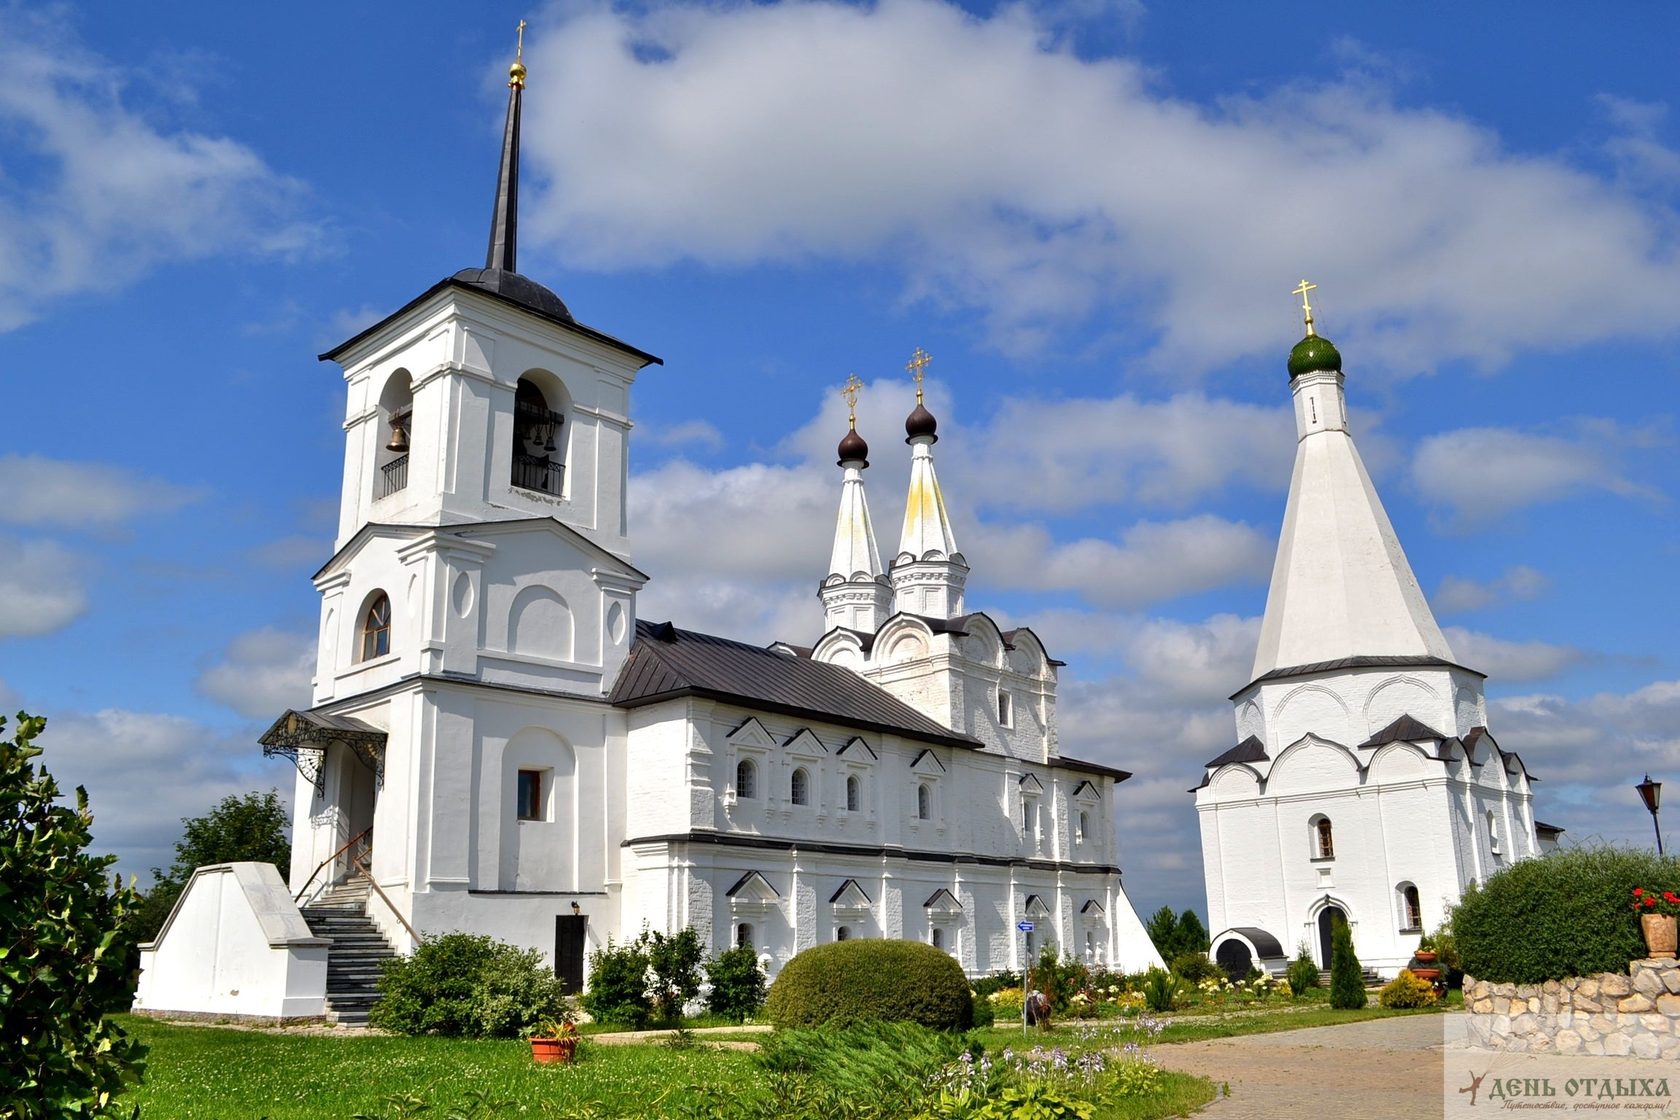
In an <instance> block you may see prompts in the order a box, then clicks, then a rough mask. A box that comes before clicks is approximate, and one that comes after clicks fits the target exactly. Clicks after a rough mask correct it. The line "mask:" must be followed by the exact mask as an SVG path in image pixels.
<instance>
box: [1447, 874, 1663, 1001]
mask: <svg viewBox="0 0 1680 1120" xmlns="http://www.w3.org/2000/svg"><path fill="white" fill-rule="evenodd" d="M1634 887H1644V888H1645V889H1646V890H1676V889H1680V859H1676V858H1674V857H1662V856H1658V855H1657V854H1656V853H1654V852H1642V851H1636V850H1630V849H1627V848H1612V847H1608V846H1604V847H1583V848H1570V849H1568V850H1566V851H1561V852H1554V853H1552V854H1551V855H1548V856H1544V857H1542V858H1540V859H1525V860H1522V861H1520V862H1518V863H1515V864H1512V865H1511V866H1510V867H1508V868H1506V869H1505V870H1503V871H1500V872H1498V873H1497V874H1494V875H1490V876H1488V880H1487V882H1486V883H1483V884H1482V885H1481V886H1479V887H1474V886H1473V887H1471V888H1470V889H1469V890H1467V891H1465V892H1464V897H1463V898H1462V899H1461V900H1460V901H1459V904H1458V905H1457V906H1456V907H1455V908H1454V909H1453V913H1452V926H1451V929H1450V930H1449V931H1448V933H1449V935H1450V941H1449V944H1451V946H1452V947H1453V948H1454V949H1455V950H1456V956H1457V958H1458V959H1457V967H1459V968H1461V969H1463V970H1464V971H1465V972H1467V973H1469V974H1470V975H1471V976H1474V977H1475V978H1476V979H1478V980H1492V981H1494V982H1496V983H1502V984H1540V983H1544V982H1545V981H1547V980H1561V979H1563V978H1564V977H1567V976H1587V975H1590V974H1592V973H1595V972H1626V971H1627V966H1628V962H1629V961H1631V960H1636V959H1638V958H1640V957H1643V956H1644V955H1645V943H1644V941H1643V940H1642V939H1641V937H1640V933H1639V920H1638V918H1636V917H1635V916H1634V913H1633V910H1632V908H1631V906H1630V903H1631V902H1632V901H1633V888H1634Z"/></svg>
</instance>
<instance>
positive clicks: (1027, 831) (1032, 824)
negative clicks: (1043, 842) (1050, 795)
mask: <svg viewBox="0 0 1680 1120" xmlns="http://www.w3.org/2000/svg"><path fill="white" fill-rule="evenodd" d="M1021 839H1022V840H1025V841H1026V842H1027V843H1029V844H1032V843H1036V842H1037V840H1038V798H1036V797H1022V798H1021Z"/></svg>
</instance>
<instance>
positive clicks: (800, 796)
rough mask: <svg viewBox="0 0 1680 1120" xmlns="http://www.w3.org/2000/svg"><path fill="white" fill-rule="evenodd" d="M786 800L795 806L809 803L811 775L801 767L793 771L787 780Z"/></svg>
mask: <svg viewBox="0 0 1680 1120" xmlns="http://www.w3.org/2000/svg"><path fill="white" fill-rule="evenodd" d="M788 800H790V801H792V802H793V803H794V804H795V805H809V804H810V803H811V775H810V773H809V772H808V771H807V770H806V769H805V768H804V767H803V766H801V767H799V768H798V769H797V770H795V771H794V772H793V777H792V778H790V779H789V780H788Z"/></svg>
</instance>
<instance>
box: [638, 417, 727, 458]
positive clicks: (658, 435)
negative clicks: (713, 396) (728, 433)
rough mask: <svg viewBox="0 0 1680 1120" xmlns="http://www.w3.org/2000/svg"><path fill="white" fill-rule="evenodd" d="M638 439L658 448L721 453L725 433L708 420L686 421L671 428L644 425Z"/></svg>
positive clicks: (639, 429)
mask: <svg viewBox="0 0 1680 1120" xmlns="http://www.w3.org/2000/svg"><path fill="white" fill-rule="evenodd" d="M636 438H637V439H639V440H646V441H647V442H648V443H651V444H653V445H655V446H656V447H686V446H695V447H700V448H702V449H704V450H706V451H721V450H722V449H723V443H724V441H723V433H722V432H720V431H718V429H717V425H716V424H713V423H711V422H710V421H708V420H684V421H683V422H682V423H680V424H672V425H670V426H669V427H659V426H658V425H654V424H643V425H641V426H640V427H639V428H638V429H637V431H636Z"/></svg>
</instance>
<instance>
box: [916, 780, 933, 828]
mask: <svg viewBox="0 0 1680 1120" xmlns="http://www.w3.org/2000/svg"><path fill="white" fill-rule="evenodd" d="M916 819H917V820H922V821H930V820H932V819H933V790H931V789H929V788H928V784H927V783H926V782H923V783H922V784H921V785H919V786H917V787H916Z"/></svg>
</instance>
